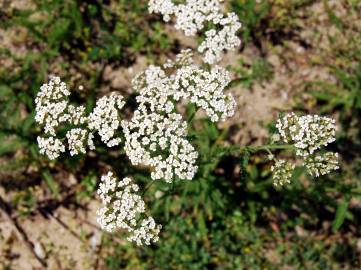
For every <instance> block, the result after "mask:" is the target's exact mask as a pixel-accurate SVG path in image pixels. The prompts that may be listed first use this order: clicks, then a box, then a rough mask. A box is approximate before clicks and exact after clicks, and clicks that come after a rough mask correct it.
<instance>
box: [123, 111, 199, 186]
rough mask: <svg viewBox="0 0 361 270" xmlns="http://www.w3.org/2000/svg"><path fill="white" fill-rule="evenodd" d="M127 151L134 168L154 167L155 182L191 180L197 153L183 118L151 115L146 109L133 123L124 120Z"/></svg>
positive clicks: (175, 115)
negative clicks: (187, 134)
mask: <svg viewBox="0 0 361 270" xmlns="http://www.w3.org/2000/svg"><path fill="white" fill-rule="evenodd" d="M122 127H123V131H124V135H125V140H126V141H125V146H124V149H125V152H126V154H127V155H128V157H129V159H130V160H131V162H132V164H133V165H139V164H144V165H146V166H150V167H152V168H154V171H153V172H152V174H151V177H152V179H154V180H157V179H164V180H165V181H167V182H171V181H172V179H173V178H174V176H178V177H179V178H181V179H188V180H191V179H192V178H193V177H194V174H195V172H196V171H197V166H196V165H195V163H196V159H197V157H198V153H197V152H196V151H195V150H194V148H193V146H192V145H191V144H190V143H189V142H188V141H187V140H186V138H185V136H186V128H187V124H186V123H185V122H184V121H183V120H182V117H181V115H179V114H176V113H170V114H165V115H161V114H159V113H156V112H148V111H147V109H146V108H145V107H143V106H139V108H138V109H137V110H136V111H135V112H134V115H133V118H132V119H131V120H130V121H122Z"/></svg>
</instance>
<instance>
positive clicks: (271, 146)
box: [245, 144, 294, 153]
mask: <svg viewBox="0 0 361 270" xmlns="http://www.w3.org/2000/svg"><path fill="white" fill-rule="evenodd" d="M245 148H246V149H247V150H248V151H249V152H251V153H255V152H259V151H267V152H271V150H293V149H294V146H293V145H292V144H283V145H278V144H267V145H261V146H247V147H245Z"/></svg>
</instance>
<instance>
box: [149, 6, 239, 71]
mask: <svg viewBox="0 0 361 270" xmlns="http://www.w3.org/2000/svg"><path fill="white" fill-rule="evenodd" d="M219 2H220V1H219V0H186V1H185V3H184V4H178V5H175V4H174V3H173V2H172V1H170V0H150V1H149V12H150V13H160V14H162V15H163V19H164V21H166V22H167V21H169V20H170V16H172V15H174V16H175V17H176V24H175V28H176V29H179V30H182V31H184V33H185V35H186V36H195V35H196V34H197V32H199V31H201V30H202V29H204V27H205V25H206V23H207V22H211V23H212V24H214V25H215V27H216V28H215V29H211V30H208V31H206V33H205V35H206V37H205V40H204V41H203V42H202V43H201V45H200V47H199V48H198V51H199V52H201V53H204V61H205V62H206V63H209V64H213V63H215V62H217V61H219V60H221V54H222V52H223V51H224V50H231V49H234V48H235V47H238V46H240V40H239V38H238V37H237V31H238V30H239V29H240V28H241V26H242V25H241V23H240V22H239V19H238V17H237V15H236V14H235V13H228V14H227V15H224V14H222V12H221V7H220V3H219Z"/></svg>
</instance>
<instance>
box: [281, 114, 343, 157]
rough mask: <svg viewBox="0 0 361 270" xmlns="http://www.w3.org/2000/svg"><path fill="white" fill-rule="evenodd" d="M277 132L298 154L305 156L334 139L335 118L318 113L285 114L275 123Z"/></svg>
mask: <svg viewBox="0 0 361 270" xmlns="http://www.w3.org/2000/svg"><path fill="white" fill-rule="evenodd" d="M276 128H277V129H278V132H279V134H280V135H281V138H282V140H283V141H284V142H285V143H288V144H293V145H294V146H295V147H296V154H297V155H298V156H302V157H306V156H308V155H311V154H313V153H314V152H315V151H316V150H319V149H320V148H321V147H322V146H327V145H328V144H330V143H332V142H334V141H335V140H336V138H335V136H336V125H335V120H333V119H331V118H328V117H322V116H318V115H305V116H300V117H299V116H297V115H295V114H294V113H290V114H287V115H285V116H284V117H283V118H281V119H279V120H278V121H277V124H276Z"/></svg>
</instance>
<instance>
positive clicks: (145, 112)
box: [122, 50, 236, 182]
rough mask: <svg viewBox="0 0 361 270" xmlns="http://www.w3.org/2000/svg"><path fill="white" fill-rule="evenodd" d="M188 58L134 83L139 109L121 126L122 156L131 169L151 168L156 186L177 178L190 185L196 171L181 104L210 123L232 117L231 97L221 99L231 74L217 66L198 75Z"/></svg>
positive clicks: (183, 56)
mask: <svg viewBox="0 0 361 270" xmlns="http://www.w3.org/2000/svg"><path fill="white" fill-rule="evenodd" d="M192 56H193V55H192V53H191V52H190V50H184V51H182V52H181V53H180V54H179V55H177V56H176V59H175V61H174V62H172V61H168V62H167V63H166V64H165V65H164V66H163V67H157V66H149V67H148V68H147V70H146V71H144V72H143V73H141V74H139V75H138V76H137V77H136V78H135V79H134V80H133V82H132V84H133V89H134V90H135V91H136V92H138V93H139V95H138V96H137V98H136V100H137V102H138V104H139V105H138V106H139V107H138V109H137V110H136V111H135V112H134V115H133V118H132V119H131V120H130V121H122V127H123V132H124V135H125V140H126V142H125V151H126V154H127V155H128V157H129V158H130V160H131V162H132V164H133V165H139V164H144V165H146V166H150V167H152V168H153V169H154V171H153V172H152V174H151V177H152V179H154V180H156V179H164V180H165V181H167V182H171V181H172V179H173V178H174V177H175V176H177V177H179V178H181V179H189V180H191V179H192V178H193V177H194V175H195V173H196V171H197V166H196V165H195V162H196V159H197V156H198V154H197V152H196V151H195V150H194V148H193V146H192V145H191V144H190V143H189V142H188V141H187V139H186V136H187V131H186V129H187V124H186V122H184V121H183V120H182V117H181V115H180V114H178V113H176V106H175V105H176V103H177V102H178V101H179V100H180V99H181V98H183V99H186V100H188V101H190V102H191V103H194V104H195V105H196V106H197V107H199V108H202V109H203V110H204V111H205V112H206V114H207V115H208V116H209V118H210V119H211V120H212V121H213V122H217V121H224V120H225V119H226V118H227V117H231V116H232V115H233V114H234V110H235V107H236V102H235V100H234V98H233V96H232V95H230V94H228V95H226V94H224V93H223V91H224V89H225V88H226V86H227V85H228V84H229V82H230V75H229V73H228V72H227V71H226V70H225V69H224V68H221V67H218V66H215V67H214V68H212V69H211V70H210V71H207V70H205V69H202V68H201V67H199V66H197V65H195V64H194V63H193V62H192Z"/></svg>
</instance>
